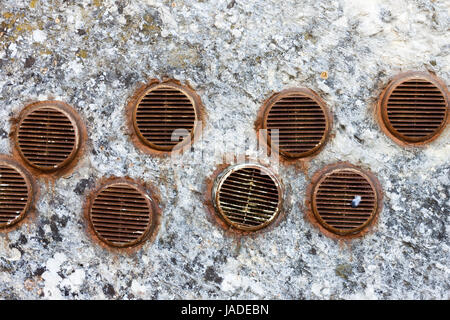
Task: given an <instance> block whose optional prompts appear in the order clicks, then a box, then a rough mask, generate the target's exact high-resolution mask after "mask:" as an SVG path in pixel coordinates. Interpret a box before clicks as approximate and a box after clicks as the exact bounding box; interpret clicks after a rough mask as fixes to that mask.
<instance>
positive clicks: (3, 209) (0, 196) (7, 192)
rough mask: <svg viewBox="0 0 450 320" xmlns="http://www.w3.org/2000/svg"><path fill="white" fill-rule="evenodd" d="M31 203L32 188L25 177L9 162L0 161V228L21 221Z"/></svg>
mask: <svg viewBox="0 0 450 320" xmlns="http://www.w3.org/2000/svg"><path fill="white" fill-rule="evenodd" d="M31 201H32V187H31V184H30V181H29V180H28V178H27V177H26V175H25V174H24V173H23V172H21V170H19V168H18V167H16V166H14V165H12V164H11V163H10V161H5V160H0V228H6V227H9V226H12V225H14V224H16V223H17V222H19V221H20V220H22V219H23V218H24V216H25V215H26V213H27V211H28V209H29V208H30V206H31Z"/></svg>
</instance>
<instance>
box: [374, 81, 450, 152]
mask: <svg viewBox="0 0 450 320" xmlns="http://www.w3.org/2000/svg"><path fill="white" fill-rule="evenodd" d="M379 107H380V111H381V112H380V114H381V119H382V125H383V128H384V129H386V131H387V132H388V133H389V134H390V136H393V137H395V138H396V139H398V140H400V141H401V142H404V143H407V144H422V143H426V142H429V141H431V140H433V139H435V138H436V137H437V136H438V135H439V134H440V133H441V132H442V131H443V130H444V128H445V125H446V124H447V121H448V91H447V88H446V86H445V84H444V83H443V82H442V81H441V80H439V79H437V78H436V77H434V76H432V75H430V74H427V73H422V72H408V73H404V74H400V75H399V76H397V77H396V78H394V79H393V80H392V81H391V82H390V83H389V85H388V86H387V88H386V89H385V91H384V92H383V94H382V95H381V97H380V103H379Z"/></svg>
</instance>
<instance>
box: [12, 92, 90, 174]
mask: <svg viewBox="0 0 450 320" xmlns="http://www.w3.org/2000/svg"><path fill="white" fill-rule="evenodd" d="M77 119H78V116H77V115H76V114H75V111H74V110H73V109H72V108H71V107H69V106H67V105H66V104H63V103H61V102H57V101H46V102H39V103H35V104H32V105H30V106H28V107H27V108H26V109H25V112H24V113H23V114H22V115H21V118H20V120H19V124H18V128H17V130H16V134H15V138H16V145H17V149H18V151H19V154H20V156H21V157H22V158H23V159H24V161H25V162H26V164H28V165H30V166H32V167H34V168H35V169H38V170H40V171H43V172H49V171H56V170H58V169H61V168H63V167H66V166H67V165H68V164H69V163H71V162H72V161H73V160H74V158H75V157H76V155H77V153H78V151H79V147H80V143H81V142H80V132H81V131H82V130H81V129H80V128H79V122H78V120H77Z"/></svg>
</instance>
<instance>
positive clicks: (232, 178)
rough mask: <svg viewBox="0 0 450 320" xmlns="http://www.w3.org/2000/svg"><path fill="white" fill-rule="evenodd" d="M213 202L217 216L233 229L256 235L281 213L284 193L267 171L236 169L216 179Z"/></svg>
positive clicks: (254, 166) (247, 167) (253, 166)
mask: <svg viewBox="0 0 450 320" xmlns="http://www.w3.org/2000/svg"><path fill="white" fill-rule="evenodd" d="M213 199H214V204H215V208H216V210H217V212H218V213H219V214H220V216H221V217H222V219H223V220H224V221H225V222H226V223H227V224H228V225H229V226H230V227H232V228H234V229H238V230H242V231H256V230H259V229H262V228H264V227H266V226H267V225H269V224H270V223H271V222H272V221H273V220H274V219H275V218H276V217H277V215H278V214H279V213H280V210H281V203H282V192H281V187H280V183H279V181H278V179H277V178H276V177H275V176H274V175H273V173H271V172H270V171H269V170H268V169H267V168H265V167H263V166H260V165H257V164H249V165H237V166H232V167H229V168H228V169H227V170H225V171H224V172H223V173H222V174H221V175H219V176H218V177H217V179H216V181H215V186H214V188H213Z"/></svg>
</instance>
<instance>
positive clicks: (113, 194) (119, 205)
mask: <svg viewBox="0 0 450 320" xmlns="http://www.w3.org/2000/svg"><path fill="white" fill-rule="evenodd" d="M152 213H153V210H152V203H151V200H150V197H149V196H147V195H146V194H145V193H144V191H143V190H140V187H138V186H135V185H133V184H130V183H128V182H123V181H118V182H111V183H109V184H107V185H105V186H103V187H102V188H101V189H100V190H99V191H98V192H97V193H96V194H95V196H94V200H93V201H92V203H91V207H90V209H89V219H90V223H91V225H92V227H93V229H94V231H95V233H96V235H97V236H98V238H99V239H100V240H101V241H103V242H104V243H106V244H108V245H110V246H114V247H129V246H133V245H136V244H138V243H140V242H142V241H143V240H144V239H145V237H146V236H147V235H148V233H149V230H150V226H151V224H152Z"/></svg>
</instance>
